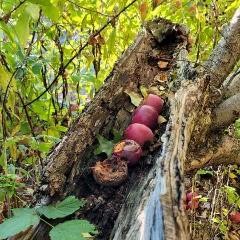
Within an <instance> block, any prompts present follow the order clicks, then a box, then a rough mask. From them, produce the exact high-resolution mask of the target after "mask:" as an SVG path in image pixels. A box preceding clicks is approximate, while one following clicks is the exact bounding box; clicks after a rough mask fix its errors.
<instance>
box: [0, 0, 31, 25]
mask: <svg viewBox="0 0 240 240" xmlns="http://www.w3.org/2000/svg"><path fill="white" fill-rule="evenodd" d="M26 1H27V0H23V1H20V2H19V4H18V5H16V6H15V7H14V8H13V9H12V10H11V11H10V12H8V13H6V14H5V15H4V16H2V17H0V21H4V22H5V23H7V22H8V20H9V18H10V17H11V15H12V14H13V12H15V11H16V10H17V9H18V8H19V7H21V6H22V4H24V3H25V2H26Z"/></svg>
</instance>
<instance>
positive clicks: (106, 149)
mask: <svg viewBox="0 0 240 240" xmlns="http://www.w3.org/2000/svg"><path fill="white" fill-rule="evenodd" d="M97 139H98V142H99V146H98V147H97V148H96V149H95V151H94V154H96V155H97V154H100V153H106V154H107V155H108V156H110V155H111V154H112V150H113V145H114V144H113V142H112V141H109V140H107V139H106V138H104V137H102V136H101V135H98V136H97Z"/></svg>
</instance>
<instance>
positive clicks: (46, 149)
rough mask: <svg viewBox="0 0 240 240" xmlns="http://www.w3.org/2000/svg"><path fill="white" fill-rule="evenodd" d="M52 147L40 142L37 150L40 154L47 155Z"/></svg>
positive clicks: (50, 144) (49, 144)
mask: <svg viewBox="0 0 240 240" xmlns="http://www.w3.org/2000/svg"><path fill="white" fill-rule="evenodd" d="M51 147H52V143H47V142H41V143H39V144H38V150H39V151H40V152H44V153H47V152H49V150H50V149H51Z"/></svg>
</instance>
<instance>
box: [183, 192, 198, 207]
mask: <svg viewBox="0 0 240 240" xmlns="http://www.w3.org/2000/svg"><path fill="white" fill-rule="evenodd" d="M198 207H199V195H198V194H197V193H196V192H187V193H186V209H197V208H198Z"/></svg>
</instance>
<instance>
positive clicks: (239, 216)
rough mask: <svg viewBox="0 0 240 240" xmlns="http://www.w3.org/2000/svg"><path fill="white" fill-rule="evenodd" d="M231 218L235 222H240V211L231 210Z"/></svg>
mask: <svg viewBox="0 0 240 240" xmlns="http://www.w3.org/2000/svg"><path fill="white" fill-rule="evenodd" d="M229 219H230V220H231V221H232V222H233V223H240V212H231V213H230V214H229Z"/></svg>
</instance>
